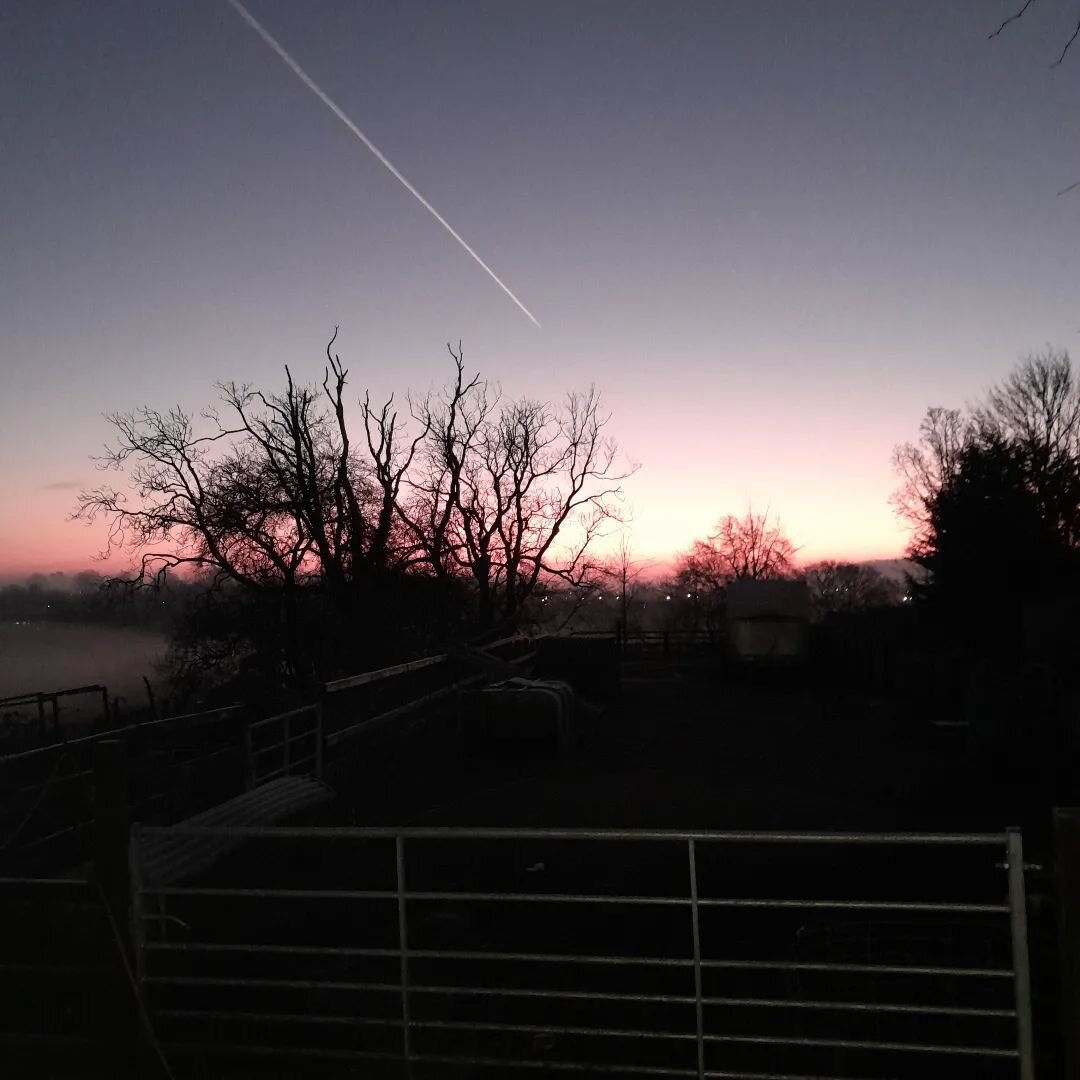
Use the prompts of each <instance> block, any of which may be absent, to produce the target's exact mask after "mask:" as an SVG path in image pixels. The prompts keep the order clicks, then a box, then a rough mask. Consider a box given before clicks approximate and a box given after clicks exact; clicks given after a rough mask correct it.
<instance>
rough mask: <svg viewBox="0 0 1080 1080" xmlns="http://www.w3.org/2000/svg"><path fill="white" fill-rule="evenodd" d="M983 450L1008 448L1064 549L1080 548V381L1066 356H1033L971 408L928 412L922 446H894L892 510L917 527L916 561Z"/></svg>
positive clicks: (1049, 353) (1015, 468) (1016, 470)
mask: <svg viewBox="0 0 1080 1080" xmlns="http://www.w3.org/2000/svg"><path fill="white" fill-rule="evenodd" d="M978 450H981V451H982V452H983V454H984V456H985V454H988V453H991V452H993V453H995V454H997V456H998V457H999V458H1000V457H1001V455H1002V454H1003V453H1005V452H1006V451H1007V452H1008V455H1009V457H1010V459H1011V460H1012V464H1011V465H1010V473H1011V474H1013V475H1017V476H1021V475H1022V477H1023V484H1024V486H1025V488H1026V489H1027V490H1028V491H1029V492H1030V493H1031V494H1032V496H1033V498H1034V499H1035V500H1036V502H1037V504H1038V507H1039V512H1040V515H1041V516H1042V518H1043V519H1044V520H1045V521H1046V522H1047V523H1049V524H1050V525H1051V526H1052V528H1053V529H1054V530H1055V531H1056V532H1057V534H1058V535H1059V536H1060V539H1061V542H1062V543H1063V545H1064V546H1065V547H1068V548H1076V547H1078V546H1080V506H1078V500H1080V380H1077V378H1076V375H1075V373H1074V372H1073V369H1072V361H1071V360H1070V358H1069V354H1068V353H1067V352H1064V351H1061V350H1054V349H1050V350H1047V351H1046V352H1044V353H1041V354H1038V355H1034V356H1030V357H1028V358H1027V359H1025V360H1024V361H1022V362H1021V363H1020V364H1019V365H1018V366H1017V367H1016V368H1015V369H1014V370H1013V371H1012V372H1011V373H1010V374H1009V376H1008V377H1007V378H1006V379H1005V380H1004V381H1003V382H1002V383H1000V384H999V385H998V386H995V387H993V388H991V389H990V390H989V391H988V392H987V394H986V396H985V398H984V399H983V401H982V402H980V403H978V404H977V405H975V406H973V407H970V408H968V409H966V410H960V409H943V408H932V409H929V410H928V411H927V413H926V416H925V417H924V418H923V421H922V424H921V425H920V438H919V441H918V442H917V443H905V444H903V445H902V446H899V447H897V448H896V450H895V451H894V452H893V463H894V466H895V468H896V470H897V472H898V474H899V476H900V481H901V483H900V487H899V488H898V490H897V491H896V492H895V493H894V495H893V505H894V507H895V508H896V510H897V513H898V514H899V515H900V516H901V517H902V518H903V519H904V520H905V521H906V522H907V523H908V524H909V525H911V527H912V537H911V545H910V552H911V554H912V556H913V557H915V558H918V557H919V556H920V554H922V553H923V552H925V551H926V550H927V547H928V545H930V544H931V543H932V542H933V539H934V534H935V531H936V525H935V522H934V513H935V511H936V509H937V508H938V506H939V504H940V502H941V499H942V497H943V496H944V495H947V494H948V493H949V492H950V491H951V490H952V489H953V488H954V487H955V485H956V484H957V483H958V481H959V478H960V477H961V475H962V472H963V466H964V465H965V463H968V464H970V463H971V462H972V461H973V460H974V458H973V455H974V454H975V452H976V451H978Z"/></svg>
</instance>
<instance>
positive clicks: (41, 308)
mask: <svg viewBox="0 0 1080 1080" xmlns="http://www.w3.org/2000/svg"><path fill="white" fill-rule="evenodd" d="M247 3H248V7H249V8H250V10H251V12H252V14H253V15H254V16H255V17H256V18H257V19H259V20H260V22H261V23H263V24H264V25H265V27H266V28H267V30H269V32H270V33H272V34H273V35H274V36H275V37H276V38H277V39H278V40H279V41H280V42H281V44H282V45H283V46H284V47H285V48H286V49H288V50H289V51H290V53H291V54H292V55H293V56H294V57H295V59H296V60H297V62H298V63H300V64H301V65H303V66H304V67H305V68H306V69H307V70H308V72H309V73H310V74H311V76H312V77H313V78H314V79H315V80H316V81H317V82H318V83H319V85H320V86H321V87H322V88H323V89H324V91H325V92H326V93H327V94H329V95H330V97H331V98H333V99H334V100H335V101H336V102H337V103H338V104H339V105H340V106H341V108H342V109H343V110H344V111H345V112H346V113H347V114H348V115H349V116H350V117H351V118H352V119H353V121H355V123H356V124H357V125H358V126H359V127H360V129H361V130H363V131H364V132H365V134H367V135H368V136H369V137H370V138H371V139H372V140H373V141H374V142H375V144H377V145H378V147H379V148H380V149H381V150H382V151H383V153H384V154H385V155H386V156H387V157H388V158H389V159H390V160H391V161H392V162H393V163H394V165H395V166H396V167H397V168H398V169H399V170H400V171H401V172H402V173H403V174H404V175H405V176H406V177H407V178H408V179H409V180H410V181H411V182H412V183H413V184H414V185H415V186H416V188H417V189H418V190H419V191H420V192H421V193H422V194H423V195H424V196H425V197H426V198H427V199H429V200H430V202H431V203H432V204H433V205H434V206H435V207H436V208H437V209H438V210H439V212H440V213H441V214H442V215H443V216H444V217H445V218H446V219H447V220H448V221H449V222H450V224H451V225H452V226H453V227H454V228H455V229H456V230H457V231H458V232H459V233H460V234H461V235H462V237H464V239H465V240H466V241H467V242H468V243H469V244H470V245H471V246H472V247H473V248H475V249H476V251H477V252H478V253H479V254H480V255H481V257H482V258H483V259H484V260H485V261H486V262H487V263H488V264H489V265H490V266H491V268H492V270H493V271H494V272H495V273H496V274H498V275H499V277H500V278H501V279H502V280H503V281H504V282H505V283H506V284H507V285H508V287H509V288H510V289H512V290H513V292H514V293H515V294H516V295H517V296H518V297H520V298H521V300H522V302H523V303H524V304H525V305H527V307H528V308H529V310H530V311H532V312H533V313H534V314H535V315H536V317H537V319H538V320H539V322H540V323H541V324H542V327H541V328H538V327H537V326H535V325H533V324H532V323H531V322H530V321H529V320H528V319H527V318H526V317H525V316H524V315H523V314H522V312H521V311H520V310H519V309H518V308H517V307H516V306H515V305H514V304H513V302H512V301H511V300H510V299H509V298H508V297H507V296H506V294H505V293H503V292H502V291H500V289H499V288H498V287H497V286H496V284H495V283H494V282H493V281H492V280H491V278H489V277H488V276H487V275H485V274H484V272H483V271H482V270H481V268H480V267H479V266H477V264H476V263H475V262H473V261H472V260H471V259H470V258H469V256H468V255H467V254H466V253H465V252H464V251H463V250H462V248H461V247H460V246H458V244H457V243H456V242H455V241H454V240H453V239H452V238H451V237H450V236H449V235H448V234H447V233H446V232H445V231H444V230H443V229H442V228H441V226H440V225H439V224H438V222H436V221H435V220H434V219H433V218H432V217H431V216H430V215H429V214H428V213H427V212H426V211H425V210H424V209H423V207H422V206H420V205H419V203H418V202H417V201H416V200H415V198H414V197H413V196H412V195H411V194H409V193H408V192H407V191H406V190H404V189H403V187H402V186H401V185H400V184H399V182H398V181H397V180H396V179H395V178H394V177H393V176H391V175H390V174H389V173H388V172H387V171H386V169H385V168H384V167H383V166H382V165H381V164H380V163H379V162H378V161H377V160H376V159H375V158H374V157H373V156H372V154H371V153H370V151H369V150H367V149H366V148H365V147H364V146H362V145H361V144H360V143H359V142H358V141H357V140H356V139H355V138H354V136H353V135H351V134H350V133H349V132H348V131H347V130H346V128H345V127H344V126H343V125H342V123H341V121H340V120H339V119H338V118H336V117H335V116H334V115H333V114H332V113H331V112H330V111H329V109H328V108H327V107H326V106H325V105H324V104H323V103H322V102H320V101H319V100H318V99H317V98H316V97H315V95H314V94H312V92H311V91H310V90H309V89H307V88H306V87H305V86H304V85H302V84H301V82H300V81H299V80H298V79H297V78H296V76H295V75H294V74H293V73H292V72H290V71H289V70H288V69H287V68H286V66H285V65H284V64H283V63H282V62H281V60H280V59H279V58H278V57H277V56H275V55H274V53H273V52H271V50H270V49H269V48H268V47H267V46H266V44H265V43H264V42H263V41H262V40H260V38H259V37H258V36H257V35H256V33H255V32H253V30H252V29H251V27H249V26H248V25H247V24H246V23H244V22H243V21H242V20H241V19H240V18H239V17H238V15H237V14H236V13H235V11H233V9H232V8H230V7H229V6H228V4H227V3H225V2H224V0H192V2H190V3H177V2H175V0H168V2H166V0H111V2H110V0H99V2H98V3H94V4H86V3H83V2H76V0H9V2H8V3H6V4H3V5H0V103H2V104H0V253H2V255H0V574H3V573H22V572H27V571H32V570H43V571H51V570H75V569H79V568H82V567H85V566H88V565H91V563H92V557H93V555H94V554H95V552H97V551H98V550H99V548H100V546H101V542H102V534H101V531H100V530H95V529H93V528H89V529H88V528H87V527H86V526H84V525H82V524H80V523H76V522H70V521H68V520H67V515H68V514H69V512H70V511H71V509H72V507H73V505H74V501H75V497H76V495H77V492H78V489H79V488H80V487H81V486H84V485H89V484H93V483H94V482H96V480H97V479H98V476H97V474H96V473H95V469H94V465H93V462H92V461H91V460H90V456H91V455H92V454H94V453H95V452H96V451H97V450H98V449H99V448H100V446H101V445H102V443H103V442H104V441H105V440H106V439H107V437H108V434H109V429H108V426H107V424H106V422H105V420H104V419H103V416H104V414H105V413H107V412H109V411H111V410H116V409H120V410H126V409H130V408H133V407H135V406H138V405H141V404H150V405H154V406H157V407H161V408H167V407H168V406H170V405H173V404H178V405H180V406H181V407H183V408H185V409H190V410H199V409H201V408H203V407H204V406H206V405H208V404H209V403H210V402H211V401H212V399H213V396H214V384H215V383H216V382H218V381H220V380H225V379H235V380H237V381H252V382H256V383H259V384H260V385H264V386H274V385H277V384H279V383H280V381H281V378H282V374H283V366H284V365H285V364H286V363H288V364H289V365H290V366H291V368H292V370H293V371H294V373H296V374H297V375H298V376H301V377H309V378H315V377H316V376H317V375H320V374H321V370H322V365H321V357H322V356H323V349H324V347H325V343H326V340H327V338H328V336H329V334H330V333H331V332H332V330H333V327H334V326H335V325H340V327H341V335H340V337H339V342H338V347H339V352H340V353H341V355H342V358H343V360H344V361H345V362H346V363H347V365H348V366H349V367H350V369H351V376H350V378H351V384H352V387H353V389H354V390H355V391H356V394H357V395H358V396H359V395H360V394H361V393H362V391H363V389H364V388H365V387H370V388H371V390H372V393H373V395H383V394H386V393H388V392H389V391H391V390H397V391H398V393H399V394H401V393H403V392H404V391H405V390H406V389H409V388H411V389H413V390H414V391H420V392H422V391H424V390H427V389H429V388H431V387H435V386H438V385H440V384H441V383H442V382H443V380H444V379H445V377H446V376H447V374H448V372H449V360H448V356H447V352H446V343H447V342H453V343H455V345H456V343H457V342H458V341H459V340H460V341H461V342H462V344H463V346H464V349H465V355H466V360H467V362H468V363H470V364H472V365H475V366H476V367H477V368H479V369H480V370H481V371H482V372H483V373H485V374H486V375H488V376H489V377H490V378H492V379H494V380H496V381H498V382H499V383H500V384H501V385H502V388H503V390H504V391H505V392H506V393H508V394H510V395H511V396H518V395H528V396H530V397H537V398H549V399H556V398H559V397H561V396H562V395H563V393H564V392H565V391H566V390H569V389H575V388H583V387H587V386H588V385H589V384H592V383H595V384H596V385H597V386H598V387H599V388H600V390H601V391H602V394H603V397H604V400H605V402H606V405H607V407H608V408H609V409H610V410H611V412H612V414H613V418H612V421H611V426H610V431H611V433H612V434H613V435H615V436H616V437H617V438H618V440H619V441H620V442H621V443H622V444H623V446H624V447H625V448H626V450H627V452H628V453H629V454H630V455H631V456H632V457H633V459H634V460H635V461H637V462H639V463H640V465H641V468H640V471H639V472H638V473H637V474H636V475H635V476H634V477H633V478H632V479H631V480H630V481H629V482H628V483H627V484H626V492H627V500H628V503H629V505H630V506H631V507H632V509H633V516H634V522H633V526H632V540H633V545H634V547H635V549H636V550H637V551H638V552H639V553H640V554H641V555H642V556H644V557H650V558H654V559H663V558H664V557H666V556H669V555H670V554H672V553H673V552H676V551H678V550H680V549H685V548H686V547H688V546H689V544H690V542H691V541H692V540H693V539H694V538H695V537H700V536H703V535H705V534H706V533H708V532H709V530H710V528H711V526H712V524H713V522H715V520H716V519H717V518H718V517H719V516H720V515H722V514H725V513H728V512H735V513H739V512H742V511H744V510H745V509H746V508H747V506H748V505H751V504H752V505H753V506H754V507H755V509H764V508H766V507H767V508H769V509H771V511H772V512H773V513H775V514H777V515H779V517H780V518H781V520H782V521H783V523H784V525H785V527H786V529H787V531H788V532H789V533H790V535H791V536H792V538H793V540H794V541H795V542H796V543H797V544H799V545H801V553H800V554H801V557H802V558H803V559H806V560H810V559H816V558H823V557H838V558H852V559H871V558H887V557H890V556H894V555H899V554H900V553H901V551H902V549H903V547H904V543H905V533H904V531H903V529H902V528H901V526H900V525H899V524H898V523H897V521H896V519H895V517H894V514H893V511H892V509H891V507H890V505H889V495H890V492H891V491H892V489H893V488H894V487H895V477H894V475H893V472H892V468H891V463H890V455H891V450H892V447H893V446H894V445H895V444H896V443H898V442H901V441H904V440H905V439H909V438H912V437H913V436H914V435H915V433H916V431H917V427H918V423H919V420H920V418H921V416H922V414H923V412H924V411H925V409H926V407H927V406H929V405H933V404H957V405H962V404H964V402H966V401H970V400H972V399H973V398H975V397H977V396H978V395H979V394H980V393H981V392H982V391H983V390H984V389H985V388H986V387H987V386H989V385H991V384H992V383H994V382H996V381H997V380H998V379H1000V378H1001V377H1002V376H1003V375H1005V374H1006V373H1007V372H1008V370H1009V369H1010V368H1011V367H1012V366H1013V365H1014V364H1015V362H1016V361H1017V359H1018V358H1019V357H1021V356H1022V355H1025V354H1027V353H1029V352H1031V351H1034V350H1038V349H1040V348H1042V347H1045V346H1046V345H1048V344H1049V345H1055V346H1060V347H1064V348H1071V349H1073V351H1074V352H1075V351H1076V350H1077V348H1078V345H1080V339H1078V337H1077V334H1078V331H1080V304H1078V287H1080V245H1078V243H1077V240H1078V237H1080V190H1078V191H1077V192H1075V193H1073V194H1072V195H1064V196H1061V197H1056V195H1055V193H1056V192H1057V191H1059V190H1060V189H1061V188H1063V187H1065V186H1066V185H1067V184H1069V183H1071V182H1073V181H1075V180H1077V179H1080V140H1078V139H1077V121H1076V115H1077V110H1076V105H1077V96H1078V92H1080V51H1077V53H1076V54H1075V55H1072V54H1070V56H1069V57H1068V58H1067V59H1066V61H1065V63H1063V64H1062V65H1061V66H1060V67H1057V68H1053V69H1052V68H1051V66H1050V65H1051V62H1052V61H1053V60H1054V59H1055V58H1056V57H1057V55H1058V53H1059V52H1060V50H1061V46H1062V44H1063V42H1064V40H1065V39H1067V37H1068V35H1069V33H1071V30H1072V26H1073V24H1074V22H1075V18H1076V11H1075V4H1073V3H1072V0H1040V2H1039V3H1037V4H1034V5H1033V6H1032V7H1031V8H1030V9H1029V11H1028V13H1027V14H1026V15H1025V16H1024V18H1023V19H1021V20H1020V21H1018V22H1017V23H1015V24H1013V26H1011V27H1010V28H1009V29H1008V30H1007V31H1006V33H1004V34H1002V35H1001V36H999V37H998V38H996V39H994V40H992V41H991V40H988V35H989V33H990V32H991V31H992V30H993V29H994V28H995V27H996V26H997V25H998V23H1000V22H1001V20H1002V19H1003V18H1005V17H1006V16H1007V15H1008V14H1010V13H1011V12H1012V11H1013V10H1015V8H1016V6H1017V4H1016V0H909V2H906V3H902V4H886V3H877V2H874V3H867V2H865V0H819V2H809V0H807V2H796V0H788V2H779V0H746V2H738V0H725V2H723V3H719V2H679V0H669V2H664V3H659V2H655V0H649V2H637V0H611V2H604V0H590V2H589V3H581V2H580V0H572V2H559V0H536V2H530V3H525V2H508V0H489V2H479V0H476V2H470V0H459V2H455V3H446V2H444V0H440V2H415V0H377V2H376V0H320V2H311V3H303V4H300V3H295V2H292V0H247ZM1078 50H1080V47H1078Z"/></svg>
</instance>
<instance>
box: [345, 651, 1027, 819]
mask: <svg viewBox="0 0 1080 1080" xmlns="http://www.w3.org/2000/svg"><path fill="white" fill-rule="evenodd" d="M596 704H597V706H598V707H599V709H600V715H595V714H586V715H584V716H582V717H581V719H580V724H579V739H578V745H577V746H576V747H575V749H574V750H573V751H572V752H571V753H569V754H567V755H564V756H563V757H559V756H558V755H557V754H555V753H554V750H553V748H551V747H545V746H543V745H542V744H538V743H536V742H523V743H519V744H516V745H515V744H514V743H513V742H512V741H509V740H508V741H506V742H505V743H503V744H501V745H498V746H493V745H491V744H490V743H487V742H486V741H484V740H474V741H472V742H469V741H468V740H467V739H466V740H463V739H461V738H459V737H458V732H457V728H456V726H455V723H454V720H453V717H452V716H450V715H444V716H442V717H440V718H438V719H436V720H435V721H434V722H432V723H431V724H430V725H428V726H427V727H425V728H424V729H423V730H419V731H416V732H415V733H414V735H413V736H412V737H410V738H409V739H408V740H407V741H401V742H398V743H396V744H393V745H388V746H386V747H384V748H383V749H382V750H379V749H378V748H372V749H371V751H370V757H369V758H368V767H366V768H365V767H364V763H363V761H361V768H360V771H359V772H358V773H357V774H356V777H355V779H348V778H344V777H343V778H342V782H341V783H340V785H339V792H340V796H341V805H342V810H343V813H346V814H347V815H348V816H349V817H350V818H351V819H352V820H353V821H354V822H355V823H356V824H369V825H374V824H393V825H400V824H433V825H435V824H437V825H478V826H479V825H491V826H514V825H516V826H526V825H528V826H556V825H561V826H568V827H578V826H582V827H584V826H588V827H637V828H678V829H781V830H783V829H795V828H797V829H841V830H855V831H868V830H879V829H893V830H908V829H910V830H930V831H947V830H957V831H960V830H972V829H977V830H981V829H999V828H1003V827H1006V826H1009V825H1027V826H1028V831H1032V830H1033V831H1035V832H1039V831H1042V830H1043V829H1044V828H1045V825H1046V822H1045V820H1044V815H1043V813H1042V808H1041V807H1040V806H1039V805H1038V803H1039V795H1040V792H1041V791H1042V789H1043V777H1042V776H1041V774H1040V769H1039V766H1038V764H1037V762H1029V761H1026V760H1024V759H1023V757H1022V756H1020V755H1016V754H1010V753H1007V752H999V753H997V754H996V755H993V756H991V755H985V754H975V753H974V752H973V750H972V748H971V747H970V746H969V743H968V738H967V734H966V732H965V729H962V728H941V727H937V726H935V725H934V724H932V723H931V722H930V721H929V720H928V719H927V718H925V717H923V716H920V715H919V714H918V713H917V712H916V711H915V710H914V709H913V708H912V707H911V705H910V704H907V703H903V702H898V701H890V700H887V699H881V698H873V697H869V696H866V695H861V694H858V693H855V692H852V691H846V690H843V689H837V688H823V687H818V686H808V685H800V684H799V683H798V682H796V681H794V680H791V679H788V680H785V681H780V680H776V679H773V680H769V679H767V678H757V679H754V680H751V679H749V678H732V677H731V676H730V675H729V676H727V677H720V676H719V675H717V674H714V673H713V672H711V671H709V670H708V668H705V669H699V670H697V671H693V670H683V671H673V672H663V673H652V674H648V673H643V674H638V675H634V674H629V675H627V676H625V677H624V679H623V683H622V696H621V698H620V699H610V700H607V701H602V700H601V701H597V702H596Z"/></svg>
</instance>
